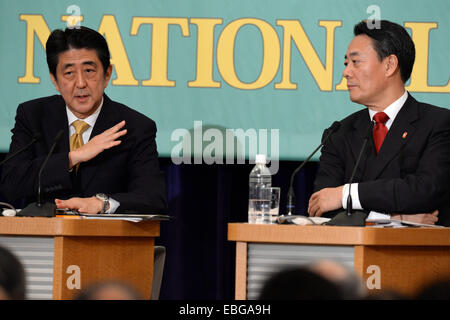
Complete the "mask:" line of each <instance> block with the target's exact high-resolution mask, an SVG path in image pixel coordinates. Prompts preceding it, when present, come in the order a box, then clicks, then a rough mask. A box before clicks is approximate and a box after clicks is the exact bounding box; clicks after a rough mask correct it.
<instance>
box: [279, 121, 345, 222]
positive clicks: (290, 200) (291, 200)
mask: <svg viewBox="0 0 450 320" xmlns="http://www.w3.org/2000/svg"><path fill="white" fill-rule="evenodd" d="M340 127H341V123H340V122H339V121H335V122H333V124H332V125H331V127H329V128H328V129H326V130H325V132H324V135H323V137H322V141H321V143H320V145H319V146H318V147H317V148H316V149H315V150H314V151H313V152H312V153H311V154H310V155H309V156H308V158H306V159H305V160H304V161H303V162H302V163H301V164H300V165H299V166H298V167H297V169H295V170H294V172H293V173H292V175H291V180H290V183H289V191H288V195H287V204H286V208H287V213H286V215H287V216H292V215H295V192H294V177H295V175H296V174H297V172H299V171H300V169H301V168H303V167H304V166H305V165H306V163H308V161H309V159H311V157H312V156H313V155H314V154H315V153H316V152H317V151H318V150H319V149H320V148H321V147H322V146H323V145H324V144H325V143H326V142H327V140H328V138H329V137H330V136H331V135H332V134H333V133H335V132H336V131H338V130H339V128H340Z"/></svg>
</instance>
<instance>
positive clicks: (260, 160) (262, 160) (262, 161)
mask: <svg viewBox="0 0 450 320" xmlns="http://www.w3.org/2000/svg"><path fill="white" fill-rule="evenodd" d="M255 163H259V164H266V155H265V154H257V155H256V157H255Z"/></svg>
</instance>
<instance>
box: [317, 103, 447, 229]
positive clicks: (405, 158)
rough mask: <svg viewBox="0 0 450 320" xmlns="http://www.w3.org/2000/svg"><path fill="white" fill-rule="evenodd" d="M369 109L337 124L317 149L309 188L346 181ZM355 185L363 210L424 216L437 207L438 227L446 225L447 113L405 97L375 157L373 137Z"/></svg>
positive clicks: (365, 124) (360, 142)
mask: <svg viewBox="0 0 450 320" xmlns="http://www.w3.org/2000/svg"><path fill="white" fill-rule="evenodd" d="M369 125H370V117H369V111H368V110H367V109H364V110H361V111H358V112H356V113H354V114H352V115H350V116H348V117H347V118H345V119H344V120H342V121H341V128H340V129H339V131H337V132H336V133H334V134H333V135H332V136H331V137H330V139H329V141H328V142H327V143H326V145H325V146H324V147H323V149H322V155H321V157H320V168H319V171H318V174H317V177H316V181H315V186H314V189H315V190H316V191H317V190H320V189H322V188H326V187H337V186H341V185H343V184H345V183H348V182H349V179H350V176H351V173H352V171H353V167H354V165H355V162H356V158H357V156H358V154H359V152H360V150H361V147H362V144H363V140H364V136H365V135H366V132H367V129H368V126H369ZM354 182H359V187H358V192H359V198H360V202H361V205H362V207H363V209H364V210H367V211H372V210H373V211H378V212H385V213H425V212H431V211H433V210H435V209H439V221H438V223H439V224H442V225H446V226H450V192H449V190H450V187H449V186H450V110H447V109H444V108H439V107H436V106H432V105H428V104H424V103H420V102H418V101H416V100H415V99H414V98H413V97H412V96H411V95H408V99H407V100H406V102H405V104H404V106H403V107H402V108H401V110H400V112H399V113H398V114H397V116H396V118H395V120H394V122H393V124H392V126H391V128H390V130H389V131H388V134H387V136H386V138H385V140H384V142H383V145H382V146H381V149H380V151H379V153H378V155H376V154H375V148H374V144H373V139H372V138H371V139H369V143H368V145H367V148H366V152H365V153H364V154H363V156H362V158H361V163H360V165H359V167H358V169H357V171H356V175H355V179H354Z"/></svg>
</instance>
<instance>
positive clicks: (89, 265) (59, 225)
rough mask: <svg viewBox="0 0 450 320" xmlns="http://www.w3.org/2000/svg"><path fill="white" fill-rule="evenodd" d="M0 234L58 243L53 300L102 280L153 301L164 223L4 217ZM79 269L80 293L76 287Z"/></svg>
mask: <svg viewBox="0 0 450 320" xmlns="http://www.w3.org/2000/svg"><path fill="white" fill-rule="evenodd" d="M0 234H1V235H6V236H16V237H35V236H39V237H46V238H50V239H53V241H54V260H53V299H72V298H73V297H74V296H75V295H76V294H77V293H78V292H79V291H80V290H81V289H82V288H85V287H86V286H88V285H89V284H91V283H94V282H97V281H101V280H114V279H115V280H123V281H125V282H126V283H128V284H130V285H132V286H134V287H135V288H136V289H137V290H138V291H139V292H140V293H141V294H142V295H143V296H144V297H146V298H150V292H151V287H152V280H153V259H154V257H153V255H154V238H155V237H157V236H159V221H142V222H139V223H134V222H128V221H120V220H113V221H111V220H90V219H89V220H88V219H69V218H38V217H33V218H30V217H0ZM74 270H76V272H77V273H78V279H79V281H78V283H80V284H81V287H80V288H73V283H74V281H73V279H74V278H73V276H74V275H75V272H74Z"/></svg>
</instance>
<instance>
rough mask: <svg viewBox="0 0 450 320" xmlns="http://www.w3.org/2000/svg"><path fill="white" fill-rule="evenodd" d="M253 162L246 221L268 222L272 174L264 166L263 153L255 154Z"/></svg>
mask: <svg viewBox="0 0 450 320" xmlns="http://www.w3.org/2000/svg"><path fill="white" fill-rule="evenodd" d="M255 163H256V165H255V166H254V167H253V169H252V171H251V172H250V179H249V197H248V222H249V223H270V214H269V212H270V196H271V193H270V192H271V191H270V187H271V186H272V176H271V174H270V171H269V169H268V168H267V167H266V156H265V155H264V154H258V155H256V159H255Z"/></svg>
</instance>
